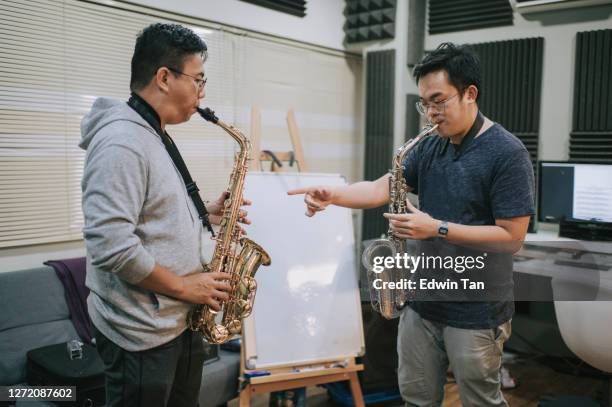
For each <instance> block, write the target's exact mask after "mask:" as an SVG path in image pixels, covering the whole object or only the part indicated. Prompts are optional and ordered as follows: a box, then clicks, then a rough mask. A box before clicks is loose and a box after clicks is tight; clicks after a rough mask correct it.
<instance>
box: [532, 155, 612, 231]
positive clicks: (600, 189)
mask: <svg viewBox="0 0 612 407" xmlns="http://www.w3.org/2000/svg"><path fill="white" fill-rule="evenodd" d="M538 174H539V182H538V221H540V222H559V221H560V220H561V219H562V218H573V219H580V220H586V221H596V222H612V164H586V163H571V162H555V161H540V163H539V173H538Z"/></svg>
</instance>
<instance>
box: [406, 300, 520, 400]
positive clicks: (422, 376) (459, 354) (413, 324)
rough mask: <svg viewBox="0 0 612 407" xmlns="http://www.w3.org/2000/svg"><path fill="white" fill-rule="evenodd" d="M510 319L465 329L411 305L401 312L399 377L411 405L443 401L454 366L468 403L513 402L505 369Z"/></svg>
mask: <svg viewBox="0 0 612 407" xmlns="http://www.w3.org/2000/svg"><path fill="white" fill-rule="evenodd" d="M510 330H511V323H510V321H508V322H505V323H503V324H502V325H500V326H498V327H497V328H496V329H459V328H454V327H450V326H446V325H443V324H439V323H436V322H432V321H428V320H426V319H423V318H421V317H420V316H419V314H417V313H416V312H415V311H413V310H412V309H411V308H410V307H406V308H405V309H404V310H403V311H402V314H401V316H400V324H399V329H398V340H397V353H398V355H399V370H398V380H399V388H400V392H401V394H402V398H403V399H404V401H405V402H406V406H407V407H411V406H420V407H425V406H427V407H433V406H441V405H442V400H443V399H444V384H445V383H446V371H447V369H448V366H449V362H450V365H451V368H452V370H453V374H454V376H455V380H456V381H457V384H458V386H459V395H460V397H461V403H462V405H463V406H464V407H473V406H486V407H494V406H507V405H508V404H507V403H506V400H505V399H504V397H503V395H502V393H501V382H500V368H501V356H502V350H503V346H504V342H505V341H506V340H507V339H508V338H509V337H510Z"/></svg>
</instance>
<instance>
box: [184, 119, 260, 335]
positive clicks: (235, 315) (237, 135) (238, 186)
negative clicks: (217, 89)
mask: <svg viewBox="0 0 612 407" xmlns="http://www.w3.org/2000/svg"><path fill="white" fill-rule="evenodd" d="M198 113H199V114H200V116H202V117H203V118H204V119H205V120H207V121H210V122H213V123H214V124H216V125H217V126H219V127H221V128H222V129H223V130H225V131H226V132H227V133H228V134H229V135H230V136H232V138H233V139H234V140H236V142H237V143H238V145H239V146H240V151H239V152H238V153H236V157H235V160H234V168H233V170H232V174H231V176H230V183H229V186H228V189H227V198H226V199H225V203H224V206H225V209H224V211H223V217H222V219H221V225H220V228H219V231H218V233H217V237H216V238H215V240H216V244H215V250H214V253H213V257H212V260H211V261H210V263H209V264H208V265H206V266H205V267H204V271H205V272H209V271H212V272H223V273H229V274H231V276H230V279H229V284H230V287H231V288H230V290H229V293H228V294H229V300H227V301H221V302H220V305H221V310H220V311H214V310H212V309H211V308H210V307H209V306H208V305H196V306H194V308H192V310H191V311H190V312H189V315H188V316H187V324H188V325H189V328H191V329H192V330H194V331H201V332H202V334H203V335H204V338H205V339H206V340H207V341H208V342H209V343H215V344H219V343H223V342H226V341H227V340H229V339H231V338H232V337H233V336H234V335H238V334H240V333H241V332H242V319H243V318H246V317H248V316H249V315H250V314H251V311H252V309H253V303H254V301H255V292H256V290H257V283H256V281H255V278H254V277H255V273H256V272H257V269H258V268H259V266H261V265H264V266H268V265H270V262H271V261H270V256H269V255H268V253H266V251H265V250H264V249H263V248H262V247H261V246H259V245H258V244H257V243H255V242H253V241H252V240H250V239H247V238H245V237H241V233H240V227H239V226H238V219H239V212H240V207H241V206H242V193H243V190H244V179H245V177H246V173H247V170H248V163H249V159H250V151H251V142H250V141H249V140H248V139H247V138H246V137H245V136H244V134H242V133H241V132H240V130H238V129H237V128H235V127H234V126H232V125H228V124H226V123H224V122H222V121H221V120H219V119H218V118H217V116H215V112H213V111H212V110H210V109H209V108H205V109H200V108H198ZM238 249H240V252H239V253H238ZM237 253H238V254H237ZM219 314H220V315H219ZM218 322H219V323H218Z"/></svg>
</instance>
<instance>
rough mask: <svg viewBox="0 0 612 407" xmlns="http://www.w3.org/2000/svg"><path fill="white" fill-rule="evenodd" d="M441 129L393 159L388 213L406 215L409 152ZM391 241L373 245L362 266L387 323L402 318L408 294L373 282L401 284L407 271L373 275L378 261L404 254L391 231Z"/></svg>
mask: <svg viewBox="0 0 612 407" xmlns="http://www.w3.org/2000/svg"><path fill="white" fill-rule="evenodd" d="M437 128H438V125H437V124H436V125H434V126H432V125H427V126H425V127H424V128H423V130H422V131H421V132H420V133H419V134H418V135H416V136H415V137H413V138H412V139H410V140H408V141H407V142H406V143H405V144H404V145H402V146H401V147H400V148H399V149H398V150H397V152H396V153H395V156H394V157H393V162H392V168H391V169H390V170H389V175H390V177H389V213H406V212H407V209H406V199H407V198H408V185H406V180H405V179H404V158H405V157H406V154H408V152H409V151H410V150H412V149H413V148H414V147H416V146H417V144H419V142H421V140H423V139H424V138H425V137H427V136H429V135H430V134H432V133H433V132H434V131H435V130H436V129H437ZM387 236H388V239H377V240H375V241H373V242H372V243H371V244H370V245H369V246H368V247H367V248H366V249H365V250H364V252H363V255H362V263H363V265H364V266H365V268H366V270H367V276H368V284H369V287H370V289H369V291H370V299H371V304H372V307H373V308H374V310H375V311H376V312H378V313H380V314H381V315H382V316H383V317H385V318H386V319H393V318H397V317H398V316H399V313H400V310H401V309H402V308H403V307H404V304H405V303H406V301H407V299H408V296H407V292H406V291H405V290H398V289H389V288H381V289H376V288H374V280H382V284H384V283H387V282H401V281H402V277H403V276H404V275H405V274H404V273H405V272H404V271H403V270H401V269H398V268H396V267H393V268H388V267H385V268H384V270H383V271H382V272H380V273H376V272H374V270H373V269H374V267H373V265H374V258H375V257H387V256H390V257H395V256H396V255H397V254H398V253H403V252H404V241H403V240H402V239H398V238H397V237H395V236H393V233H392V232H391V229H390V228H389V230H388V232H387Z"/></svg>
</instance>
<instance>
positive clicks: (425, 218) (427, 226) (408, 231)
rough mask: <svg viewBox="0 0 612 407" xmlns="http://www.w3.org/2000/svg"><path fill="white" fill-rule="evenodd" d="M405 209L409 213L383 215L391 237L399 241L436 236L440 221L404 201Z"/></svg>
mask: <svg viewBox="0 0 612 407" xmlns="http://www.w3.org/2000/svg"><path fill="white" fill-rule="evenodd" d="M406 208H407V209H408V211H409V212H410V213H385V214H383V216H384V217H385V218H387V219H389V227H390V228H391V231H392V232H393V236H395V237H397V238H399V239H412V240H423V239H428V238H430V237H435V236H438V228H439V226H440V221H438V220H436V219H434V218H432V217H431V216H429V214H427V213H425V212H422V211H420V210H418V209H417V208H415V207H414V205H412V203H410V201H409V200H408V199H406Z"/></svg>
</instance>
